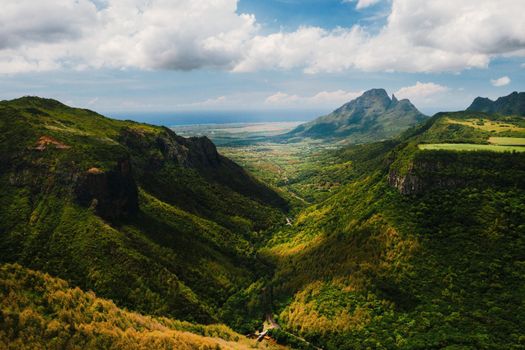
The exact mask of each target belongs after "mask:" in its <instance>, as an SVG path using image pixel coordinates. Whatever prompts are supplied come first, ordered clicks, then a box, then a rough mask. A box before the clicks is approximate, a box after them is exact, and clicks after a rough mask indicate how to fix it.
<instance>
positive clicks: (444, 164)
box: [388, 151, 525, 195]
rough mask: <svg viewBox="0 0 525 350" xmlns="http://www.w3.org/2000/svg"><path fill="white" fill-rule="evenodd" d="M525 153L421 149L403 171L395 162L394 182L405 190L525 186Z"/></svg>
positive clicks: (410, 192)
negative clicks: (429, 150) (430, 150)
mask: <svg viewBox="0 0 525 350" xmlns="http://www.w3.org/2000/svg"><path fill="white" fill-rule="evenodd" d="M524 157H525V154H522V153H493V152H427V151H425V152H420V153H418V154H416V155H415V156H414V157H413V158H412V159H411V160H410V163H409V164H408V166H406V167H405V168H404V170H403V171H400V170H399V167H396V166H395V165H393V166H391V168H390V171H389V174H388V182H389V184H390V186H392V187H395V188H397V189H398V190H399V192H400V193H401V194H404V195H413V194H419V193H423V192H426V191H430V190H440V189H454V188H460V187H462V186H466V185H469V186H470V187H478V188H486V187H494V186H499V187H517V188H524V187H525V161H524V160H525V158H524Z"/></svg>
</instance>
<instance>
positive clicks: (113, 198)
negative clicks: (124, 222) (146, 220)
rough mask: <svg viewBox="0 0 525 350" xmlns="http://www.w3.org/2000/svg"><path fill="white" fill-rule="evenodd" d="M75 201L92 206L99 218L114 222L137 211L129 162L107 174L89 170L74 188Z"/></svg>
mask: <svg viewBox="0 0 525 350" xmlns="http://www.w3.org/2000/svg"><path fill="white" fill-rule="evenodd" d="M75 192H76V196H77V199H78V201H79V202H80V203H81V204H83V205H85V206H92V207H93V208H94V209H95V210H96V212H97V214H98V215H100V216H101V217H103V218H106V219H110V220H114V219H120V218H123V217H126V216H129V215H131V214H134V213H136V212H137V211H138V207H139V205H138V191H137V185H136V183H135V180H134V179H133V176H132V173H131V165H130V162H129V160H127V159H126V160H121V161H119V162H118V164H117V166H116V168H115V169H113V170H110V171H93V169H90V170H89V171H87V172H86V173H85V174H83V175H82V176H81V178H80V179H79V181H78V185H77V187H76V191H75Z"/></svg>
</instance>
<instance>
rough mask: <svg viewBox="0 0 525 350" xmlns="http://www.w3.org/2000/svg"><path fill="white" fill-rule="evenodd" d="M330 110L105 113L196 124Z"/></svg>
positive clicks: (290, 117)
mask: <svg viewBox="0 0 525 350" xmlns="http://www.w3.org/2000/svg"><path fill="white" fill-rule="evenodd" d="M327 112H328V111H319V110H313V111H312V110H308V111H297V110H288V111H272V110H271V111H268V110H266V111H187V112H182V111H175V112H113V113H111V112H110V113H105V115H107V116H109V117H112V118H116V119H123V120H124V119H129V120H134V121H138V122H143V123H150V124H155V125H164V126H175V125H195V124H231V123H269V122H297V121H308V120H312V119H314V118H316V117H318V116H320V115H323V114H325V113H327Z"/></svg>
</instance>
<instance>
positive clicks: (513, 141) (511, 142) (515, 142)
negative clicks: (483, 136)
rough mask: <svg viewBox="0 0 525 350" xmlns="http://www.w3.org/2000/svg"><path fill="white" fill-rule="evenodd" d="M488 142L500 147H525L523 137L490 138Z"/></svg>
mask: <svg viewBox="0 0 525 350" xmlns="http://www.w3.org/2000/svg"><path fill="white" fill-rule="evenodd" d="M489 142H490V143H492V144H494V145H502V146H525V138H523V137H490V138H489Z"/></svg>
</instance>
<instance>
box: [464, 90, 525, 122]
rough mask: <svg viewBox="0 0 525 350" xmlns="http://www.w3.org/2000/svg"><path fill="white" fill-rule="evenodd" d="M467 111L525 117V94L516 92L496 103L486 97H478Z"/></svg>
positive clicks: (499, 99)
mask: <svg viewBox="0 0 525 350" xmlns="http://www.w3.org/2000/svg"><path fill="white" fill-rule="evenodd" d="M467 111H472V112H485V113H491V114H493V113H497V114H501V115H519V116H525V92H519V93H518V92H516V91H514V92H513V93H512V94H510V95H508V96H503V97H500V98H498V99H497V100H496V101H492V100H491V99H489V98H486V97H477V98H476V99H475V100H474V101H473V102H472V104H471V105H470V106H469V107H468V108H467Z"/></svg>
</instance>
